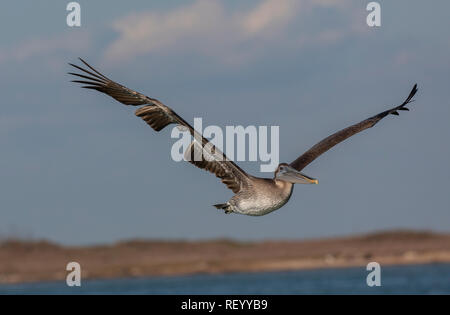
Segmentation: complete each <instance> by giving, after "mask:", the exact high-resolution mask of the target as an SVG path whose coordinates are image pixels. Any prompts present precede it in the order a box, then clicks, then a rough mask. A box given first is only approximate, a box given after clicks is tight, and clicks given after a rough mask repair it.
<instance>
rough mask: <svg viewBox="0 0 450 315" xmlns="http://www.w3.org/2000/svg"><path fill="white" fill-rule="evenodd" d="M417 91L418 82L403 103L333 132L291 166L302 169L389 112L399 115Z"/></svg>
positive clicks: (373, 124)
mask: <svg viewBox="0 0 450 315" xmlns="http://www.w3.org/2000/svg"><path fill="white" fill-rule="evenodd" d="M416 92H417V84H415V85H414V87H413V88H412V90H411V93H409V96H408V97H407V98H406V100H405V101H404V102H403V103H402V104H401V105H399V106H396V107H394V108H391V109H389V110H386V111H384V112H382V113H379V114H378V115H375V116H372V117H370V118H368V119H366V120H363V121H361V122H359V123H357V124H354V125H352V126H350V127H347V128H345V129H342V130H341V131H338V132H336V133H335V134H332V135H331V136H329V137H327V138H325V139H323V140H322V141H320V142H319V143H317V144H316V145H314V146H313V147H312V148H311V149H309V150H308V151H306V152H305V153H303V154H302V155H301V156H299V157H298V158H297V159H296V160H295V161H293V162H292V163H291V164H290V166H292V167H293V168H295V169H296V170H298V171H300V170H302V169H303V168H305V167H306V166H307V165H308V164H309V163H311V162H312V161H314V160H315V159H316V158H317V157H319V156H320V155H321V154H322V153H325V152H326V151H328V150H329V149H331V148H332V147H334V146H335V145H336V144H338V143H340V142H342V141H344V140H345V139H347V138H349V137H351V136H353V135H354V134H357V133H358V132H361V131H363V130H365V129H367V128H371V127H373V126H375V124H376V123H378V122H379V121H380V120H381V119H383V118H384V117H386V116H387V115H389V114H391V115H399V113H398V111H400V110H409V109H408V108H406V107H405V105H406V104H408V103H411V102H412V98H413V97H414V95H415V94H416Z"/></svg>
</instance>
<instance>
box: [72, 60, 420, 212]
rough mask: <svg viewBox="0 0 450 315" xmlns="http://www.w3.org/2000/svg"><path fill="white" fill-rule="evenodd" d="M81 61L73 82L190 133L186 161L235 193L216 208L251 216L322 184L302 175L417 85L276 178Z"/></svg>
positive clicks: (157, 125) (154, 123) (158, 126)
mask: <svg viewBox="0 0 450 315" xmlns="http://www.w3.org/2000/svg"><path fill="white" fill-rule="evenodd" d="M80 60H81V62H82V63H83V64H84V65H85V66H86V67H87V68H88V69H87V68H82V67H80V66H77V65H74V64H71V63H69V64H70V65H71V66H73V67H75V68H77V69H78V70H80V71H82V72H81V73H73V72H70V73H69V74H71V75H74V76H77V77H79V78H81V79H83V80H79V79H78V80H73V81H72V82H76V83H81V84H84V86H82V87H83V88H86V89H94V90H97V91H100V92H102V93H105V94H107V95H109V96H111V97H113V98H114V99H116V100H117V101H119V102H121V103H122V104H125V105H134V106H138V105H143V106H142V107H140V108H138V109H137V110H136V113H135V114H136V116H138V117H140V118H142V119H143V120H144V121H145V122H146V123H147V124H149V125H150V126H151V127H152V128H153V129H154V130H156V131H160V130H162V129H163V128H164V127H166V126H167V125H170V124H176V125H179V126H180V127H182V128H185V129H188V130H189V132H190V133H191V135H192V136H193V137H194V141H193V142H192V143H191V145H190V146H189V147H188V149H187V150H186V153H185V156H186V158H187V160H188V161H189V162H190V163H192V164H194V165H195V166H197V167H199V168H202V169H205V170H207V171H210V172H211V173H213V174H215V175H216V176H217V177H218V178H220V179H221V180H222V182H223V183H224V184H225V185H226V186H227V187H228V188H229V189H231V190H232V191H233V193H235V195H234V196H233V197H232V198H231V199H230V200H229V201H227V202H226V203H223V204H217V205H214V206H215V207H216V208H217V209H223V210H224V211H225V213H239V214H246V215H252V216H261V215H265V214H267V213H269V212H272V211H274V210H276V209H279V208H280V207H282V206H283V205H284V204H286V202H288V201H289V198H290V197H291V194H292V190H293V187H294V184H317V183H318V182H317V180H316V179H314V178H311V177H309V176H306V175H305V174H303V173H302V172H301V171H302V170H303V169H304V168H305V167H306V166H307V165H308V164H309V163H311V162H312V161H314V160H315V159H316V158H317V157H318V156H319V155H321V154H322V153H324V152H326V151H328V150H329V149H330V148H332V147H333V146H335V145H336V144H338V143H340V142H342V141H344V140H345V139H347V138H349V137H351V136H353V135H354V134H357V133H358V132H361V131H363V130H365V129H367V128H371V127H373V126H374V125H375V124H377V123H378V122H379V121H380V120H381V119H383V118H384V117H386V116H388V115H389V114H392V115H399V111H402V110H406V111H407V110H409V109H408V108H406V107H405V105H406V104H408V103H410V102H412V98H413V97H414V95H415V94H416V92H417V84H416V85H414V87H413V88H412V90H411V92H410V93H409V96H408V97H407V98H406V100H405V101H404V102H403V103H402V104H401V105H399V106H396V107H393V108H391V109H388V110H386V111H384V112H382V113H379V114H377V115H375V116H372V117H370V118H368V119H366V120H363V121H361V122H359V123H357V124H354V125H352V126H350V127H347V128H345V129H342V130H340V131H338V132H336V133H334V134H332V135H331V136H329V137H327V138H325V139H323V140H322V141H320V142H319V143H317V144H316V145H314V146H313V147H311V148H310V149H309V150H308V151H306V152H305V153H303V154H302V155H300V156H299V157H298V158H297V159H296V160H295V161H293V162H292V163H290V164H287V163H281V164H279V165H278V167H277V169H276V170H275V173H274V176H273V178H259V177H255V176H252V175H250V174H247V173H246V172H245V171H243V170H242V169H241V168H240V167H239V166H237V165H236V164H235V163H234V162H233V161H231V160H229V159H228V158H227V157H226V156H225V155H224V154H223V153H222V152H221V151H220V150H219V149H218V148H216V147H215V146H213V145H212V144H211V143H210V142H209V141H208V140H207V139H205V138H204V137H203V136H202V135H200V134H199V133H198V132H197V131H196V130H194V128H192V127H191V125H189V124H188V123H187V122H186V121H185V120H184V119H183V118H181V117H180V116H179V115H177V114H176V113H175V112H174V111H173V110H172V109H171V108H169V107H167V106H166V105H164V104H163V103H161V102H160V101H158V100H156V99H154V98H150V97H148V96H145V95H144V94H141V93H139V92H136V91H133V90H131V89H129V88H127V87H125V86H123V85H120V84H118V83H116V82H114V81H112V80H110V79H109V78H107V77H106V76H104V75H103V74H101V73H100V72H98V71H97V70H95V69H94V68H93V67H91V66H90V65H89V64H87V63H86V62H85V61H84V60H82V59H81V58H80ZM196 140H197V141H196ZM200 143H202V145H200ZM198 149H200V151H201V152H202V154H203V158H201V159H196V158H193V155H194V154H195V152H198Z"/></svg>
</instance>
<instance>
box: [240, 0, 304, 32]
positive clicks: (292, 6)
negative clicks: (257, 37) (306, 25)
mask: <svg viewBox="0 0 450 315" xmlns="http://www.w3.org/2000/svg"><path fill="white" fill-rule="evenodd" d="M300 3H301V1H299V0H282V1H280V0H266V1H263V2H262V3H261V4H260V5H259V6H257V7H256V8H255V9H254V10H252V11H250V13H248V14H247V15H246V16H244V18H243V19H242V26H243V28H244V30H245V32H246V33H247V34H256V33H260V32H262V31H266V30H270V29H273V28H277V27H281V26H283V25H285V24H286V23H287V22H289V20H291V19H292V18H293V17H294V16H295V13H296V11H297V9H298V7H299V5H300Z"/></svg>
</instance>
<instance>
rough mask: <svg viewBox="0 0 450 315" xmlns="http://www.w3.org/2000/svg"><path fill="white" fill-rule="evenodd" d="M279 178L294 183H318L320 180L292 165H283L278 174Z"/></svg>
mask: <svg viewBox="0 0 450 315" xmlns="http://www.w3.org/2000/svg"><path fill="white" fill-rule="evenodd" d="M276 178H277V179H281V180H284V181H286V182H289V183H292V184H318V183H319V181H318V180H317V179H315V178H311V177H309V176H307V175H305V174H303V173H301V172H299V171H297V170H296V169H295V168H293V167H290V166H287V165H286V166H283V167H282V168H281V169H280V171H279V172H278V174H277V177H276Z"/></svg>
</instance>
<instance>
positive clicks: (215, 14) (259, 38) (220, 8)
mask: <svg viewBox="0 0 450 315" xmlns="http://www.w3.org/2000/svg"><path fill="white" fill-rule="evenodd" d="M346 3H348V1H344V0H343V1H340V2H338V3H336V2H335V1H330V0H262V1H259V2H258V3H257V5H256V6H254V7H252V8H250V9H248V10H247V11H237V12H236V11H235V12H233V11H232V10H227V9H225V7H224V5H223V2H221V1H219V0H196V1H195V2H193V3H191V4H189V5H186V6H181V7H177V8H174V9H172V10H168V11H166V12H160V11H148V12H141V13H133V14H130V15H127V16H125V17H122V18H120V19H118V20H116V21H114V22H113V24H112V27H113V29H114V30H115V31H116V32H117V33H118V37H117V39H116V40H114V41H113V42H112V43H111V44H110V45H109V47H107V49H106V51H105V59H106V61H109V62H116V61H123V60H128V59H132V58H134V57H137V56H142V55H147V54H150V53H171V52H176V53H180V52H181V51H183V52H186V51H192V52H195V53H200V54H203V55H208V56H213V57H215V58H219V59H221V60H222V61H226V62H233V63H234V62H242V61H244V60H246V59H247V58H248V57H250V56H252V55H253V53H254V52H260V51H263V50H266V49H267V47H270V46H271V43H272V44H275V43H276V44H277V45H278V44H282V41H283V40H284V42H285V43H286V42H288V41H292V42H294V43H296V44H297V45H300V44H302V45H304V44H305V43H315V44H317V43H332V42H334V41H337V40H340V39H342V38H343V34H342V32H347V31H348V30H341V29H336V28H335V26H328V28H327V27H326V26H322V25H321V24H320V23H319V24H318V23H317V21H314V23H312V24H313V25H314V26H313V27H315V29H314V30H313V31H311V27H309V31H308V30H307V29H305V28H300V27H299V28H298V31H297V32H296V34H297V38H294V39H293V40H292V38H287V35H286V30H288V28H289V25H291V22H296V23H297V24H298V23H307V22H305V21H311V20H308V19H310V18H311V17H310V16H312V15H313V13H315V12H313V9H314V8H322V9H324V10H330V8H334V9H336V10H341V11H344V10H343V8H345V6H346ZM319 15H320V14H319ZM349 23H351V22H349ZM296 27H298V25H297V26H296ZM307 27H308V26H307ZM294 33H295V32H294ZM291 35H292V33H291ZM294 36H296V35H295V34H294ZM316 37H317V38H316ZM273 46H275V45H273Z"/></svg>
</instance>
